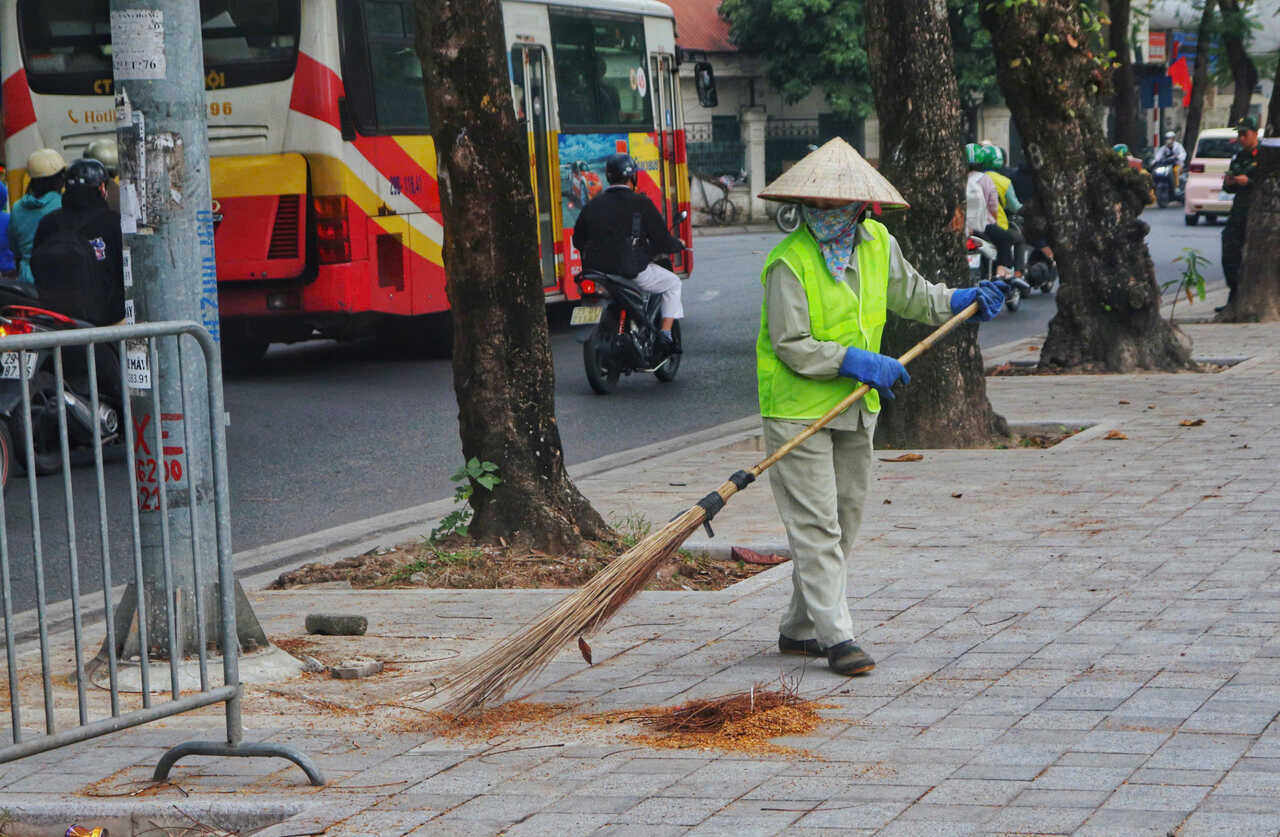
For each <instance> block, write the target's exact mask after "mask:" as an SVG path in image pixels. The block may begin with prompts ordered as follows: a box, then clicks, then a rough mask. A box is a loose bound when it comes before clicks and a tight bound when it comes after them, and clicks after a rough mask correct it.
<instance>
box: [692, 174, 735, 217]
mask: <svg viewBox="0 0 1280 837" xmlns="http://www.w3.org/2000/svg"><path fill="white" fill-rule="evenodd" d="M694 176H695V177H696V178H697V179H698V189H699V191H701V193H702V204H703V206H706V207H707V214H708V215H710V217H711V223H713V224H715V225H716V226H720V227H723V226H728V225H729V224H732V223H734V222H735V221H737V220H738V205H737V204H735V203H734V202H733V201H732V200H731V199H730V198H729V192H731V191H732V190H733V187H734V186H736V185H737V184H738V183H740V182H742V181H744V180H746V177H745V176H744V175H739V176H737V177H735V176H733V175H731V174H722V175H720V176H719V177H710V176H708V175H705V174H695V175H694ZM708 182H710V183H711V185H713V186H716V187H718V188H719V189H720V191H722V192H723V193H724V195H723V197H720V198H718V199H716V200H715V201H714V202H712V201H711V200H710V199H709V198H708V197H707V183H708Z"/></svg>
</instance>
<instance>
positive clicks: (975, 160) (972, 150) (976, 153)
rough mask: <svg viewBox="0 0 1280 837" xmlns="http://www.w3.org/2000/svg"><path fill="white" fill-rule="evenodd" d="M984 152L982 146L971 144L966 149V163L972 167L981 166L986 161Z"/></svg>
mask: <svg viewBox="0 0 1280 837" xmlns="http://www.w3.org/2000/svg"><path fill="white" fill-rule="evenodd" d="M984 156H985V155H984V150H983V148H982V146H981V145H978V144H977V143H976V142H971V143H969V144H968V145H966V146H965V147H964V161H965V163H967V164H968V165H970V166H973V167H975V168H976V167H978V166H981V165H982V163H983V159H984Z"/></svg>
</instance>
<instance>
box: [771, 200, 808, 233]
mask: <svg viewBox="0 0 1280 837" xmlns="http://www.w3.org/2000/svg"><path fill="white" fill-rule="evenodd" d="M801 218H802V213H801V212H800V204H798V203H784V204H783V205H782V206H780V207H778V213H777V214H776V215H774V216H773V220H774V221H776V222H777V224H778V229H780V230H782V231H783V232H784V233H793V232H795V231H796V230H797V229H799V228H800V221H801Z"/></svg>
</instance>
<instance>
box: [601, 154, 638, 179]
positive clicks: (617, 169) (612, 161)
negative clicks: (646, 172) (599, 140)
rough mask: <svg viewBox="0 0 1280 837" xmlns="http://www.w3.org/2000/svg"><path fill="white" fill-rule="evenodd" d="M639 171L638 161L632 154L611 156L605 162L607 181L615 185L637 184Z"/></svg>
mask: <svg viewBox="0 0 1280 837" xmlns="http://www.w3.org/2000/svg"><path fill="white" fill-rule="evenodd" d="M637 170H638V166H636V161H635V160H632V159H631V155H630V154H610V155H609V159H607V160H605V161H604V177H605V180H608V181H609V182H610V183H613V184H617V183H635V180H636V171H637Z"/></svg>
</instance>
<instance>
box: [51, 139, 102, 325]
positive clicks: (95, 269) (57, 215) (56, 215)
mask: <svg viewBox="0 0 1280 837" xmlns="http://www.w3.org/2000/svg"><path fill="white" fill-rule="evenodd" d="M108 179H109V175H108V174H107V169H106V167H105V166H104V165H102V163H100V162H99V161H97V160H89V159H84V158H81V159H79V160H75V161H74V162H72V163H71V165H70V166H68V167H67V174H66V187H65V191H64V192H63V195H62V208H61V209H59V210H56V211H54V212H50V213H49V214H48V215H46V216H45V217H44V218H42V219H40V226H39V227H37V228H36V236H35V242H34V246H33V248H32V255H31V273H32V274H33V275H34V276H35V285H36V290H37V291H38V292H39V294H40V304H41V306H43V307H45V308H48V309H50V310H53V311H57V312H58V313H60V314H66V315H67V316H68V317H74V318H75V319H77V320H84V321H85V322H89V323H92V324H93V325H98V326H104V325H111V324H113V323H118V322H120V321H121V320H122V319H124V261H123V256H122V252H123V241H122V238H121V235H120V213H118V212H113V211H112V210H111V209H110V208H109V207H108V206H107V191H106V183H107V180H108Z"/></svg>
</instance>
